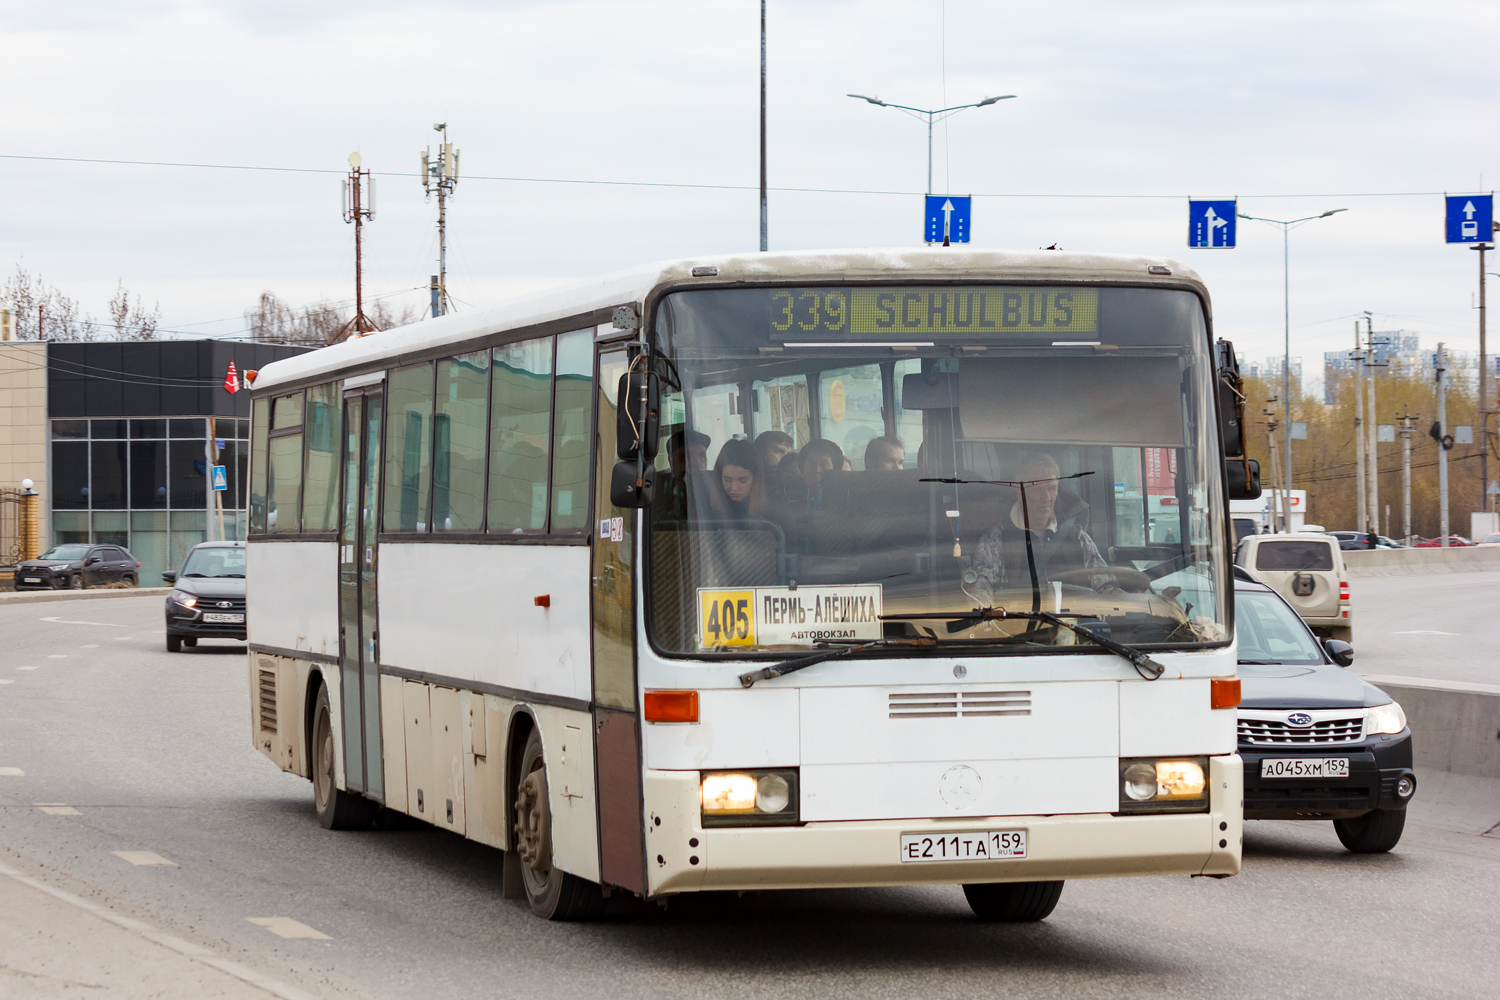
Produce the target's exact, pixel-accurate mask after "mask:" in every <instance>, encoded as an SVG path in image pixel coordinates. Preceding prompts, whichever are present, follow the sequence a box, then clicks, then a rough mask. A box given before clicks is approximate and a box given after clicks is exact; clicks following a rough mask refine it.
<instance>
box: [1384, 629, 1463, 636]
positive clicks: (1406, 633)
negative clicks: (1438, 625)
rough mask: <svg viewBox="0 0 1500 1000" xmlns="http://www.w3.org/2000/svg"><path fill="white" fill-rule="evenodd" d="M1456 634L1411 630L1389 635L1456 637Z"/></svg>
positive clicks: (1429, 630)
mask: <svg viewBox="0 0 1500 1000" xmlns="http://www.w3.org/2000/svg"><path fill="white" fill-rule="evenodd" d="M1458 634H1459V633H1457V632H1438V631H1436V630H1434V629H1429V628H1418V629H1412V630H1411V631H1410V632H1392V633H1391V635H1458Z"/></svg>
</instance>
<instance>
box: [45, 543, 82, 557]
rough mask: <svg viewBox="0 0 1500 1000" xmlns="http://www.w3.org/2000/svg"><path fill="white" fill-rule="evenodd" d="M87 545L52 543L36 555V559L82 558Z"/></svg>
mask: <svg viewBox="0 0 1500 1000" xmlns="http://www.w3.org/2000/svg"><path fill="white" fill-rule="evenodd" d="M88 550H89V547H88V546H87V545H54V546H53V547H52V548H50V549H48V550H47V551H46V552H43V553H42V554H41V555H39V556H37V558H38V559H57V560H64V559H66V560H73V559H82V558H83V556H84V553H86V552H88Z"/></svg>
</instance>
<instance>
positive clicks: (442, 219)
mask: <svg viewBox="0 0 1500 1000" xmlns="http://www.w3.org/2000/svg"><path fill="white" fill-rule="evenodd" d="M432 130H433V131H434V132H441V133H442V135H443V141H442V142H440V143H438V152H437V158H436V159H434V158H433V156H432V150H430V149H425V150H423V151H422V191H423V193H424V194H426V195H427V197H428V198H429V199H430V198H431V197H432V195H433V193H434V192H436V193H437V200H438V273H437V292H438V297H437V303H436V304H435V305H434V306H433V311H432V315H433V316H446V315H447V314H448V306H449V305H450V304H451V302H450V299H449V298H448V199H449V198H452V197H453V189H454V188H455V187H456V186H457V185H458V150H456V149H454V148H453V143H451V142H449V141H448V123H447V122H438V123H436V124H435V125H433V126H432Z"/></svg>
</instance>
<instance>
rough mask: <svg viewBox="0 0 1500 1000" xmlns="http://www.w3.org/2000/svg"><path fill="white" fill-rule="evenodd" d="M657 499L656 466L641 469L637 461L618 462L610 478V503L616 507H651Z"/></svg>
mask: <svg viewBox="0 0 1500 1000" xmlns="http://www.w3.org/2000/svg"><path fill="white" fill-rule="evenodd" d="M654 499H656V466H654V465H646V466H645V468H644V469H641V468H639V467H638V465H637V460H636V459H628V460H626V461H623V462H616V463H615V469H614V472H613V473H611V474H610V477H609V502H610V503H612V504H614V505H615V506H616V507H649V506H651V501H652V500H654Z"/></svg>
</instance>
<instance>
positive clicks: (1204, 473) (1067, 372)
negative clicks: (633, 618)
mask: <svg viewBox="0 0 1500 1000" xmlns="http://www.w3.org/2000/svg"><path fill="white" fill-rule="evenodd" d="M655 335H656V344H657V348H658V349H659V350H660V351H661V352H662V353H663V354H664V355H665V356H666V358H667V359H669V361H670V362H671V368H672V369H673V372H674V374H675V378H676V380H677V381H680V383H681V388H680V390H679V389H675V388H671V387H666V388H664V392H663V402H662V443H661V448H660V452H659V455H658V459H657V466H658V471H657V485H656V496H655V501H654V503H653V504H652V505H651V507H650V508H649V510H648V513H647V524H648V530H649V533H648V542H647V547H646V557H647V562H648V564H649V565H648V568H647V583H648V589H647V618H648V624H649V627H650V631H651V638H652V641H653V642H654V644H655V645H656V646H657V648H658V649H660V650H661V651H662V652H664V653H667V654H678V655H682V654H686V655H730V656H733V655H742V654H745V653H757V652H765V653H770V652H774V651H786V650H795V649H799V648H801V649H805V648H808V647H811V646H814V645H816V644H819V643H827V642H833V643H839V642H850V643H855V642H868V641H871V640H876V639H891V638H929V639H936V640H937V641H938V644H939V645H940V646H941V644H942V643H944V642H946V641H948V640H960V641H961V642H962V643H963V645H965V646H968V647H970V648H973V647H976V646H977V647H978V648H979V649H980V650H982V651H986V652H988V651H993V652H1006V651H1025V650H1028V649H1036V648H1037V647H1051V646H1062V645H1074V644H1076V643H1083V642H1085V641H1086V640H1083V639H1080V638H1079V637H1078V636H1077V635H1076V634H1075V633H1073V632H1072V631H1069V630H1067V629H1063V628H1057V627H1054V626H1053V625H1049V624H1045V623H1041V622H1036V621H1026V620H1001V621H995V620H983V621H980V620H975V619H973V618H969V619H963V618H961V617H959V616H960V615H962V614H964V613H966V612H971V611H972V610H973V609H975V608H989V607H1003V608H1005V609H1007V610H1008V611H1033V610H1040V611H1046V612H1052V613H1055V614H1058V615H1061V616H1064V617H1067V618H1069V619H1071V620H1074V621H1076V622H1078V623H1079V624H1082V625H1084V626H1085V627H1088V628H1091V629H1093V630H1095V631H1099V632H1102V633H1104V634H1106V635H1109V636H1110V637H1112V638H1114V639H1116V640H1117V641H1120V642H1126V643H1131V644H1145V645H1147V646H1150V645H1152V644H1160V645H1164V646H1170V647H1187V646H1192V645H1195V644H1200V643H1217V642H1222V641H1224V640H1226V639H1227V638H1228V635H1227V622H1226V614H1225V608H1224V603H1225V597H1224V595H1225V593H1226V587H1227V567H1226V561H1225V557H1224V553H1225V552H1226V551H1227V548H1226V543H1225V540H1224V535H1223V533H1224V531H1225V519H1226V514H1225V507H1224V500H1223V496H1222V491H1221V488H1220V474H1221V473H1220V463H1219V461H1218V455H1217V447H1218V445H1217V432H1216V425H1215V422H1214V417H1213V408H1212V401H1211V400H1212V396H1211V393H1212V389H1213V371H1212V363H1211V355H1210V351H1209V342H1208V337H1207V333H1206V328H1205V321H1204V317H1203V311H1202V307H1201V305H1200V303H1199V301H1198V299H1197V297H1196V296H1195V295H1194V294H1192V293H1191V292H1186V291H1177V290H1168V289H1141V288H1123V287H1100V286H1068V285H1061V284H1059V285H1055V286H1038V285H1025V286H1020V285H1008V286H1007V285H995V284H989V285H981V284H973V285H942V286H938V285H925V286H918V285H913V286H868V285H867V286H847V287H829V286H820V287H797V288H771V287H763V288H751V289H716V290H701V291H684V292H677V293H674V294H670V295H668V296H666V297H664V299H663V300H662V302H661V304H660V306H659V308H658V310H657V314H656V320H655ZM948 613H952V614H953V615H954V616H955V617H954V618H952V619H945V618H943V617H938V618H931V617H923V618H913V619H902V618H901V617H900V616H901V615H903V614H912V615H924V616H930V615H939V616H941V615H946V614H948Z"/></svg>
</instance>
